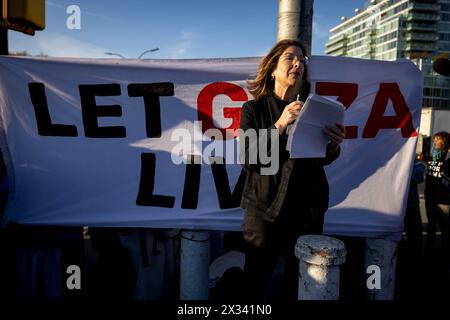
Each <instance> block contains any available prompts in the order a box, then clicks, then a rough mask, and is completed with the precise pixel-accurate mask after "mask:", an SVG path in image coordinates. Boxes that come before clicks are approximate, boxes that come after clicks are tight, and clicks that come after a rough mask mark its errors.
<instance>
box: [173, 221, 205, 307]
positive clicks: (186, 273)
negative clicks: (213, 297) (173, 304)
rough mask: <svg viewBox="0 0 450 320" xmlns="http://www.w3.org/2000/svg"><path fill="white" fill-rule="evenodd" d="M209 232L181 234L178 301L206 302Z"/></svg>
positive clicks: (197, 231)
mask: <svg viewBox="0 0 450 320" xmlns="http://www.w3.org/2000/svg"><path fill="white" fill-rule="evenodd" d="M209 247H210V232H209V231H200V230H183V231H182V232H181V258H180V299H181V300H208V296H209V286H208V282H209Z"/></svg>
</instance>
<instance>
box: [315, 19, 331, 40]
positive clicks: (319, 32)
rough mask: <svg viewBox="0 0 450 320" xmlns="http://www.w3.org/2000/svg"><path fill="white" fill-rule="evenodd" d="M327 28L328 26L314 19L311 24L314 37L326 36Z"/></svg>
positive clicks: (327, 33) (327, 34)
mask: <svg viewBox="0 0 450 320" xmlns="http://www.w3.org/2000/svg"><path fill="white" fill-rule="evenodd" d="M318 20H319V19H318ZM328 29H329V28H328V27H325V26H323V25H322V24H321V23H319V22H318V21H317V20H315V21H314V20H313V25H312V32H313V37H315V38H328V36H329V30H328Z"/></svg>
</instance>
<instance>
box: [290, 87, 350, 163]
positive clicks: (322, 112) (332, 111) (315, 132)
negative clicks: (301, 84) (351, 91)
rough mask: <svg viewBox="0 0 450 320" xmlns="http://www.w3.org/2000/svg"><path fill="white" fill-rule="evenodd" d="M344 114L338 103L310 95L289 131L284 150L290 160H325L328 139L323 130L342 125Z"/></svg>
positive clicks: (341, 106)
mask: <svg viewBox="0 0 450 320" xmlns="http://www.w3.org/2000/svg"><path fill="white" fill-rule="evenodd" d="M344 112H345V109H344V107H343V105H342V103H340V102H339V101H336V100H333V99H331V98H326V97H322V96H319V95H315V94H310V95H309V96H308V99H306V101H305V104H304V105H303V107H302V109H301V111H300V114H299V116H298V117H297V119H296V120H295V122H294V123H293V125H292V127H291V128H290V130H289V134H288V141H287V147H286V149H287V150H288V151H289V152H290V154H291V158H325V157H326V150H327V144H328V137H327V135H326V134H325V133H324V132H323V129H324V128H325V126H328V125H331V126H334V125H335V124H336V123H344Z"/></svg>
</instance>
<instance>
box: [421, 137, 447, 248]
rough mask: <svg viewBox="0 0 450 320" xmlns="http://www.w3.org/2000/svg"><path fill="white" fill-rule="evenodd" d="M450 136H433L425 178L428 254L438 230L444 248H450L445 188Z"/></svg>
mask: <svg viewBox="0 0 450 320" xmlns="http://www.w3.org/2000/svg"><path fill="white" fill-rule="evenodd" d="M449 148H450V134H449V133H448V132H446V131H441V132H437V133H436V134H434V135H433V148H432V152H431V160H430V161H428V167H427V173H426V178H425V208H426V212H427V219H428V223H427V243H426V244H427V248H426V249H427V252H428V253H429V252H431V251H432V249H433V247H434V242H435V237H436V229H437V225H438V224H439V228H440V229H441V232H442V240H443V242H442V243H443V244H444V247H448V246H449V240H448V238H449V205H450V192H449V188H447V187H446V186H445V179H444V178H443V177H444V176H445V172H444V168H448V166H449V161H450V160H449V156H448V155H449V152H448V151H449Z"/></svg>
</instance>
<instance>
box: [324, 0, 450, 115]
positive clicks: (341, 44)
mask: <svg viewBox="0 0 450 320" xmlns="http://www.w3.org/2000/svg"><path fill="white" fill-rule="evenodd" d="M330 32H331V36H330V38H329V40H328V41H327V43H326V49H325V52H326V54H327V55H331V56H349V57H356V58H365V59H377V60H391V61H392V60H397V59H401V58H406V59H410V60H412V61H413V62H414V63H416V64H417V66H418V67H419V68H420V69H421V70H422V72H423V74H424V99H423V107H424V108H433V109H448V110H450V77H443V76H440V75H438V74H436V73H435V72H434V71H433V68H432V64H433V61H434V59H436V58H437V57H447V58H449V54H450V0H371V1H368V2H367V4H366V6H365V7H364V8H361V9H355V14H354V15H353V16H352V17H342V18H341V23H340V24H339V25H337V26H335V27H334V28H332V29H331V30H330Z"/></svg>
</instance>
